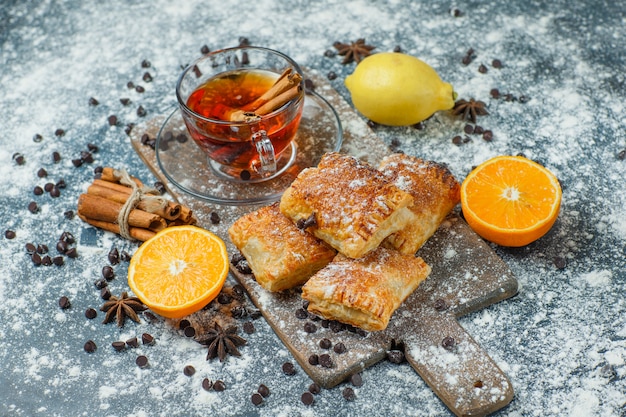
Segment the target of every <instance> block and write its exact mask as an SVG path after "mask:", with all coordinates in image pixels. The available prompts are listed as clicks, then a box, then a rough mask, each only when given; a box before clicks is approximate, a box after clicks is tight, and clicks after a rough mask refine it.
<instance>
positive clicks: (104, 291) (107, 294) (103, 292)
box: [100, 287, 111, 301]
mask: <svg viewBox="0 0 626 417" xmlns="http://www.w3.org/2000/svg"><path fill="white" fill-rule="evenodd" d="M100 298H102V299H103V300H105V301H106V300H108V299H110V298H111V290H109V289H108V288H107V287H104V288H102V289H101V290H100Z"/></svg>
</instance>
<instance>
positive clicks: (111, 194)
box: [87, 183, 181, 221]
mask: <svg viewBox="0 0 626 417" xmlns="http://www.w3.org/2000/svg"><path fill="white" fill-rule="evenodd" d="M87 194H92V195H95V196H98V197H102V198H106V199H108V200H111V201H115V202H117V203H122V204H124V203H125V202H126V200H128V197H129V196H130V194H129V193H126V192H123V191H117V190H114V189H113V188H108V187H103V186H101V185H98V184H95V183H94V184H91V185H90V186H89V188H87ZM147 206H148V204H147V203H146V202H145V201H140V202H139V203H138V204H137V208H138V209H139V210H143V211H148V212H150V213H154V214H158V215H159V216H161V217H163V218H164V219H165V220H170V221H171V220H176V219H177V218H179V217H180V213H181V210H180V204H175V203H174V204H169V202H168V203H167V204H166V205H165V207H159V208H158V209H156V210H148V207H147Z"/></svg>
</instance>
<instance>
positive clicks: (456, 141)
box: [452, 135, 463, 146]
mask: <svg viewBox="0 0 626 417" xmlns="http://www.w3.org/2000/svg"><path fill="white" fill-rule="evenodd" d="M452 143H454V144H455V145H457V146H458V145H461V144H462V143H463V138H462V137H461V136H459V135H457V136H455V137H453V138H452Z"/></svg>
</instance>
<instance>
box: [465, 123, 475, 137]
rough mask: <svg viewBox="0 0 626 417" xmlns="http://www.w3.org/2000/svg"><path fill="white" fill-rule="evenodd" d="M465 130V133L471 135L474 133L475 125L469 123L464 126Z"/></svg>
mask: <svg viewBox="0 0 626 417" xmlns="http://www.w3.org/2000/svg"><path fill="white" fill-rule="evenodd" d="M463 131H464V132H465V133H467V134H468V135H471V134H472V133H474V126H472V125H470V124H467V125H465V127H464V128H463Z"/></svg>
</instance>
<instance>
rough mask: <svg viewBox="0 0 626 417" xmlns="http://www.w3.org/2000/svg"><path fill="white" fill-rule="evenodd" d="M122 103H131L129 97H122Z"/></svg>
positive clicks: (125, 104) (124, 104)
mask: <svg viewBox="0 0 626 417" xmlns="http://www.w3.org/2000/svg"><path fill="white" fill-rule="evenodd" d="M120 103H122V105H123V106H128V105H129V104H130V99H129V98H128V97H123V98H121V99H120Z"/></svg>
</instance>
